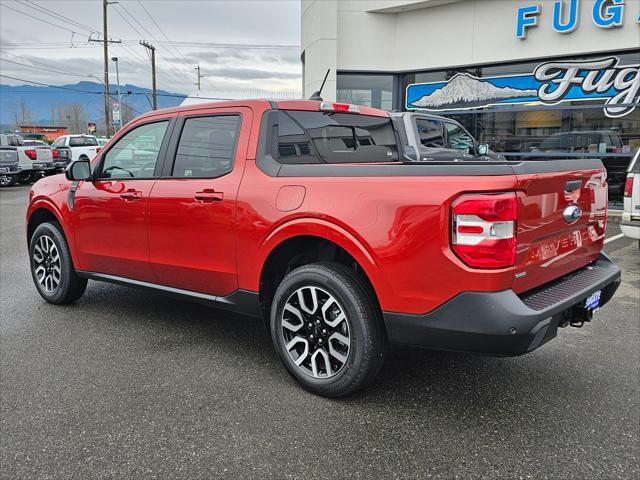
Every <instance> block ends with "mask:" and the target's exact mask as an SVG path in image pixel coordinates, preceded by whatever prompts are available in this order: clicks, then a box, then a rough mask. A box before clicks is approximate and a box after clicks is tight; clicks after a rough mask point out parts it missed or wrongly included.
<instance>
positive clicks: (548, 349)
mask: <svg viewBox="0 0 640 480" xmlns="http://www.w3.org/2000/svg"><path fill="white" fill-rule="evenodd" d="M78 308H91V310H92V312H94V313H95V314H98V315H96V318H104V320H103V321H104V322H117V323H118V324H119V325H120V326H121V327H122V326H124V328H127V329H128V330H130V331H131V332H132V333H131V334H132V335H135V336H136V338H137V339H138V341H139V340H140V338H142V339H144V340H143V346H142V349H143V351H144V352H143V353H145V354H146V355H153V354H154V353H157V354H158V355H164V354H166V353H172V354H175V355H176V356H177V357H178V358H179V356H180V355H182V352H187V351H194V352H195V354H196V355H198V358H203V359H204V360H203V361H204V362H207V361H211V362H215V361H216V360H215V357H220V358H222V359H223V360H222V363H216V364H215V366H216V368H217V369H221V368H222V369H225V370H227V373H232V372H233V373H234V374H238V375H240V376H241V377H242V378H244V379H245V381H246V382H252V381H255V382H258V383H260V384H261V385H263V387H262V388H273V389H284V394H285V395H293V396H298V395H310V396H311V394H307V393H306V392H303V391H302V389H301V388H300V387H299V386H298V385H297V384H296V382H295V381H294V380H293V379H292V378H291V377H290V376H289V375H288V374H287V372H286V371H285V369H284V367H283V366H282V365H281V363H280V361H279V359H278V357H277V355H276V353H275V351H274V350H273V347H272V344H271V338H270V335H269V334H268V332H267V330H266V329H265V327H264V325H263V324H262V320H260V319H255V318H250V317H245V316H242V315H237V314H234V313H230V312H226V311H222V310H218V309H214V308H210V307H207V306H204V305H199V304H195V303H190V302H186V301H181V300H176V299H173V298H169V297H166V296H164V295H161V294H155V293H151V292H147V291H140V290H134V289H129V288H126V287H119V286H114V285H106V284H96V283H93V284H90V288H89V289H88V291H87V294H86V295H85V296H84V297H83V299H82V300H81V301H80V302H79V304H78ZM191 358H193V357H192V356H191ZM568 358H570V357H567V355H566V352H563V350H562V348H560V347H558V348H557V349H556V348H553V347H552V346H549V345H547V346H545V347H543V348H542V349H541V350H539V351H537V352H534V353H532V354H529V355H525V356H523V357H514V358H492V357H482V356H475V355H468V354H457V353H450V352H440V351H433V350H425V349H419V348H409V347H392V348H391V349H390V350H389V353H388V357H387V360H386V362H385V366H384V367H383V369H382V371H381V372H380V374H379V375H378V377H377V378H376V380H375V381H374V383H373V384H372V385H371V386H370V387H369V388H367V389H366V390H364V391H362V392H358V393H356V394H355V395H352V396H350V397H348V398H343V399H337V400H327V399H324V398H321V397H315V400H314V401H317V402H319V403H323V402H339V403H340V404H341V405H342V408H345V409H347V410H349V409H351V408H354V407H355V408H358V409H359V408H362V407H370V408H380V409H382V410H384V408H383V407H382V406H384V405H393V407H394V408H395V409H406V410H407V411H408V412H410V411H412V410H416V409H418V410H423V409H425V408H426V409H432V410H434V409H435V410H437V411H438V412H439V413H442V414H450V415H452V416H454V417H457V416H460V415H461V416H464V417H466V416H467V415H481V416H482V415H489V416H491V415H498V414H505V413H508V414H509V415H513V414H515V413H516V411H517V410H518V409H522V408H526V409H528V410H529V413H530V414H531V413H533V414H534V415H535V414H536V413H539V414H541V415H544V414H545V410H548V409H549V408H554V407H553V406H554V405H558V404H562V405H571V404H572V403H575V404H579V403H580V402H581V399H583V398H584V397H585V396H587V394H588V392H589V389H591V391H592V390H593V388H594V385H592V384H591V385H590V384H589V383H590V382H589V378H588V377H586V374H584V365H582V364H580V363H579V359H574V360H573V361H574V362H575V363H571V361H570V360H568ZM207 359H211V360H207ZM179 361H183V360H179ZM226 362H229V363H228V364H227V365H225V364H224V363H226ZM559 365H562V368H559ZM265 382H267V383H265ZM602 388H605V387H602ZM532 398H536V399H537V401H536V402H530V400H531V399H532ZM532 404H533V405H536V406H535V407H532V406H531V405H532ZM531 408H534V410H535V409H538V410H539V412H536V411H534V412H531V411H530V409H531Z"/></svg>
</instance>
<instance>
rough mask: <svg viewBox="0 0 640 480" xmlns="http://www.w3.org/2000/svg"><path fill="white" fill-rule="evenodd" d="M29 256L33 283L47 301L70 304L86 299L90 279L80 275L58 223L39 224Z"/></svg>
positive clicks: (32, 239) (30, 246)
mask: <svg viewBox="0 0 640 480" xmlns="http://www.w3.org/2000/svg"><path fill="white" fill-rule="evenodd" d="M29 257H30V261H31V276H32V277H33V283H34V284H35V286H36V288H37V289H38V293H40V296H41V297H42V298H44V299H45V300H46V301H47V302H49V303H53V304H57V305H59V304H66V303H71V302H73V301H75V300H77V299H78V298H80V297H81V296H82V294H83V293H84V291H85V289H86V288H87V280H86V279H84V278H80V277H78V275H77V274H76V271H75V269H74V268H73V261H72V259H71V255H70V253H69V247H68V246H67V241H66V240H65V238H64V234H63V233H62V230H61V229H60V226H59V225H58V224H57V223H53V222H45V223H42V224H40V225H38V227H37V228H36V230H35V231H34V232H33V235H32V237H31V242H30V243H29Z"/></svg>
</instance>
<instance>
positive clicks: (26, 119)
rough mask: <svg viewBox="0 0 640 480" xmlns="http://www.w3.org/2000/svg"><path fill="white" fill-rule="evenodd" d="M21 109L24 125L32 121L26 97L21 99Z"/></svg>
mask: <svg viewBox="0 0 640 480" xmlns="http://www.w3.org/2000/svg"><path fill="white" fill-rule="evenodd" d="M19 109H20V119H21V121H22V125H27V124H29V123H31V111H30V110H29V105H27V102H25V100H24V98H21V99H20V104H19Z"/></svg>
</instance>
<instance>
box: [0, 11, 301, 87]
mask: <svg viewBox="0 0 640 480" xmlns="http://www.w3.org/2000/svg"><path fill="white" fill-rule="evenodd" d="M145 9H146V11H145ZM17 10H19V11H20V12H21V13H19V12H18V11H17ZM47 10H49V11H47ZM56 14H57V15H59V16H57V15H56ZM42 20H44V21H42ZM46 22H49V23H46ZM74 22H75V23H74ZM51 24H54V25H56V26H54V25H51ZM0 27H1V28H0V59H1V60H0V73H1V74H2V75H8V76H11V77H17V78H21V79H27V80H32V81H36V82H42V83H47V84H52V85H63V84H70V83H76V82H78V81H83V80H89V81H97V80H95V78H92V77H91V76H90V75H95V76H97V77H100V78H103V75H104V73H103V52H102V44H100V43H90V42H89V41H88V37H89V36H91V37H92V38H94V39H102V33H101V32H102V0H75V1H69V0H66V1H58V0H0ZM92 31H93V33H92ZM109 37H110V38H111V39H113V40H122V41H123V42H125V43H124V44H112V45H110V47H109V56H110V57H112V56H117V57H118V58H119V59H120V83H121V84H125V83H130V84H135V85H138V86H142V87H149V88H150V87H151V67H150V61H149V59H148V57H147V53H146V50H145V49H144V48H143V47H142V46H140V45H139V41H140V40H146V41H148V42H150V43H152V44H154V45H155V46H156V48H157V50H156V53H157V59H156V65H157V69H158V88H161V89H163V90H168V91H171V92H178V93H191V92H193V91H195V90H196V86H195V82H196V78H197V76H196V70H195V67H196V65H197V64H200V68H201V73H202V75H204V78H203V79H202V89H203V90H207V91H217V90H255V89H260V90H270V91H287V92H300V91H301V72H302V70H301V65H300V48H299V45H300V0H253V1H247V0H217V1H210V0H200V1H193V0H186V1H185V0H140V1H138V0H120V2H119V4H115V5H110V6H109ZM12 62H18V63H22V64H27V65H30V66H31V68H30V67H29V66H25V65H19V64H17V63H12ZM32 67H38V69H36V68H32ZM109 69H110V73H111V82H112V83H115V82H116V77H115V68H114V64H113V62H110V65H109ZM0 83H3V84H10V85H21V84H24V83H25V82H23V81H19V80H11V79H8V78H1V77H0Z"/></svg>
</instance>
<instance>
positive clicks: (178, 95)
mask: <svg viewBox="0 0 640 480" xmlns="http://www.w3.org/2000/svg"><path fill="white" fill-rule="evenodd" d="M0 77H3V78H9V79H11V80H18V81H20V82H27V83H33V84H34V85H40V86H43V87H51V88H58V89H61V90H69V91H72V92H76V93H87V94H91V95H104V92H92V91H90V90H80V89H78V88H70V87H62V86H59V85H50V84H48V83H42V82H36V81H33V80H27V79H25V78H18V77H12V76H9V75H3V74H0ZM7 93H11V92H7ZM34 93H36V92H34ZM37 93H45V92H37ZM127 95H149V94H148V93H147V92H131V93H127ZM157 95H158V97H170V98H182V99H186V98H198V99H200V100H232V99H231V98H224V97H201V96H193V95H180V94H177V93H158V94H157Z"/></svg>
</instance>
